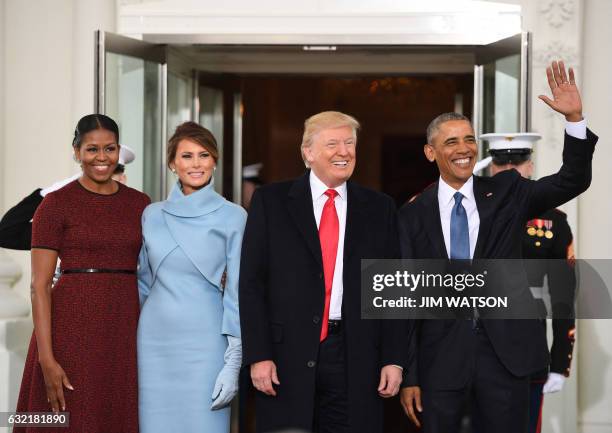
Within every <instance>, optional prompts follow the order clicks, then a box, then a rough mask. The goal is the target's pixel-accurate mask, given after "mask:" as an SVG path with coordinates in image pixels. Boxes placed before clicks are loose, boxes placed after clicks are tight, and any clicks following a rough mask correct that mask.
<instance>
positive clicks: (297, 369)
mask: <svg viewBox="0 0 612 433" xmlns="http://www.w3.org/2000/svg"><path fill="white" fill-rule="evenodd" d="M358 128H359V123H358V122H357V120H355V119H354V118H353V117H351V116H348V115H346V114H343V113H339V112H335V111H326V112H323V113H319V114H316V115H314V116H312V117H310V118H309V119H307V120H306V122H305V124H304V136H303V139H302V144H301V152H302V158H303V160H304V163H305V165H306V167H307V168H310V170H308V171H307V172H306V173H305V174H304V175H303V176H301V177H300V178H298V179H296V180H293V181H289V182H282V183H276V184H270V185H265V186H262V187H260V188H259V189H258V190H257V191H256V192H255V194H254V195H253V199H252V201H251V208H250V211H249V217H248V221H247V225H246V230H245V235H244V242H243V247H242V259H241V268H240V318H241V329H242V342H243V350H244V351H243V362H244V365H249V366H250V372H251V378H252V381H253V385H254V386H255V388H256V389H257V390H258V392H257V396H256V419H257V421H256V423H257V431H258V432H271V431H277V430H282V429H301V430H305V431H315V432H317V433H349V432H350V433H360V432H363V433H377V432H381V431H382V425H383V424H382V414H383V406H382V402H383V400H382V399H383V398H388V397H392V396H394V395H395V394H397V393H398V391H399V386H400V383H401V380H402V368H403V366H404V365H405V364H406V363H407V357H408V354H407V347H406V345H405V341H406V338H407V337H408V336H407V334H406V333H405V332H403V329H407V326H406V324H405V323H403V324H402V323H401V322H394V321H390V320H383V321H378V320H361V293H360V270H361V259H362V258H394V257H398V256H399V242H398V235H397V224H396V215H395V205H394V203H393V201H392V200H391V198H390V197H388V196H385V195H383V194H380V193H377V192H374V191H371V190H368V189H365V188H363V187H361V186H359V185H357V184H355V183H354V182H352V181H350V180H349V178H350V177H351V175H352V174H353V170H354V169H355V163H356V158H357V130H358Z"/></svg>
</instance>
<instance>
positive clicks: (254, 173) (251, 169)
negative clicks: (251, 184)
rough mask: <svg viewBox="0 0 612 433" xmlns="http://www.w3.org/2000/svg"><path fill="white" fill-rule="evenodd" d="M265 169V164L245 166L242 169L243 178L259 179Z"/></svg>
mask: <svg viewBox="0 0 612 433" xmlns="http://www.w3.org/2000/svg"><path fill="white" fill-rule="evenodd" d="M262 168H263V163H261V162H258V163H257V164H251V165H245V166H244V167H242V178H243V179H254V178H258V177H259V172H260V171H261V169H262Z"/></svg>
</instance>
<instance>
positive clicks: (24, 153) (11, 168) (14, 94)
mask: <svg viewBox="0 0 612 433" xmlns="http://www.w3.org/2000/svg"><path fill="white" fill-rule="evenodd" d="M4 3H5V11H4V13H5V20H4V24H3V25H2V26H1V31H2V32H3V33H4V44H3V48H4V50H5V68H4V71H5V74H4V80H5V83H6V88H5V94H4V98H0V101H3V102H4V104H5V107H6V108H7V109H6V110H5V112H4V116H0V118H1V119H3V120H4V128H1V129H0V134H1V135H2V138H1V139H0V140H2V141H3V142H4V144H5V145H4V146H3V148H4V155H3V156H4V158H3V159H2V160H1V171H2V174H3V177H4V179H3V182H2V185H0V189H1V190H2V192H1V193H0V194H2V195H3V196H4V200H3V202H0V204H1V205H2V213H4V212H5V211H6V210H7V209H8V208H9V207H11V206H13V205H15V204H16V203H17V202H19V201H20V200H21V199H22V198H23V197H25V196H26V195H28V194H29V193H31V192H32V191H33V190H34V189H36V188H39V187H43V186H47V185H50V184H52V183H53V182H55V181H57V180H60V179H63V178H65V177H68V176H70V175H72V174H74V173H75V172H76V171H77V170H78V166H77V165H76V164H75V163H74V162H73V160H72V157H71V155H72V153H71V150H72V148H71V143H72V137H73V134H74V128H75V126H76V122H77V120H78V119H79V118H80V117H81V116H82V115H84V114H88V113H91V112H92V111H93V92H94V89H93V58H94V56H93V52H94V36H93V32H94V29H96V28H100V27H101V28H107V29H110V30H114V25H115V19H116V15H115V1H114V0H38V1H36V2H33V1H23V0H4ZM2 195H0V197H2ZM7 254H9V255H10V257H11V258H13V259H14V260H15V261H17V262H18V263H19V265H20V266H21V268H22V269H23V270H24V275H25V276H24V278H22V280H21V281H20V282H19V283H18V284H17V287H16V290H17V291H18V292H20V293H22V294H23V296H25V297H26V298H28V299H29V288H28V287H29V277H28V275H29V260H30V259H29V253H27V252H16V251H8V250H7Z"/></svg>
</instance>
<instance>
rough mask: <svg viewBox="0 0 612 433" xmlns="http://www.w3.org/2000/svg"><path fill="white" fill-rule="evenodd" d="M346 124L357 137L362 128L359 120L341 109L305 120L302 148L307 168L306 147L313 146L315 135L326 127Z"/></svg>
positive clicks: (340, 126) (324, 112) (339, 126)
mask: <svg viewBox="0 0 612 433" xmlns="http://www.w3.org/2000/svg"><path fill="white" fill-rule="evenodd" d="M344 126H348V127H349V128H351V129H352V130H353V135H354V136H355V137H357V131H359V128H360V125H359V122H358V121H357V119H355V118H354V117H353V116H349V115H348V114H344V113H341V112H339V111H323V112H321V113H318V114H315V115H314V116H310V117H309V118H308V119H306V121H305V122H304V136H303V137H302V145H301V146H300V150H301V153H302V160H303V161H304V165H306V167H307V168H309V164H308V161H306V157H305V156H304V148H305V147H310V146H312V142H313V140H314V136H315V135H317V134H318V133H319V132H321V131H323V130H324V129H330V128H342V127H344Z"/></svg>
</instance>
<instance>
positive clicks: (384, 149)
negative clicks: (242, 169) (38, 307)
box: [239, 74, 473, 205]
mask: <svg viewBox="0 0 612 433" xmlns="http://www.w3.org/2000/svg"><path fill="white" fill-rule="evenodd" d="M239 81H240V89H241V92H242V100H243V122H244V123H243V125H244V126H243V135H242V136H243V164H244V165H249V164H254V163H257V162H261V163H263V170H262V172H261V176H260V177H261V178H262V180H263V181H264V182H266V183H267V182H274V181H279V180H284V179H290V178H294V177H297V176H299V175H300V174H301V173H303V172H304V164H303V162H302V160H301V157H300V151H299V146H300V143H301V138H302V132H303V125H304V120H305V119H306V118H307V117H309V116H311V115H312V114H315V113H317V112H320V111H324V110H337V111H342V112H345V113H348V114H351V115H352V116H354V117H356V118H357V119H358V120H359V122H360V123H361V126H362V128H361V131H360V133H359V137H358V144H357V166H356V169H355V173H354V175H353V178H354V179H355V180H356V181H357V182H359V183H360V184H362V185H364V186H367V187H370V188H372V189H376V190H379V191H383V192H385V193H387V194H389V195H390V196H391V197H393V198H394V199H395V200H396V202H397V204H398V205H401V204H403V203H404V202H405V201H406V200H408V199H409V198H410V197H411V196H412V195H414V194H416V193H418V192H420V191H422V190H423V188H425V187H426V186H427V185H429V184H430V183H431V182H433V181H435V180H436V179H437V176H438V172H437V169H436V167H435V165H434V164H431V163H429V162H428V161H427V160H426V159H425V157H424V155H423V145H424V144H425V142H426V137H425V130H426V128H427V125H428V124H429V122H430V121H431V120H432V119H433V118H434V117H435V116H437V115H438V114H440V113H443V112H447V111H454V110H455V109H457V108H459V109H461V111H462V112H463V113H464V114H465V115H467V116H468V117H469V116H471V112H472V93H473V78H472V76H471V75H469V74H460V75H439V76H405V77H404V76H392V77H376V76H366V77H364V76H361V77H329V76H327V77H325V76H324V77H313V76H308V77H293V76H292V77H268V76H267V77H253V76H248V77H240V78H239Z"/></svg>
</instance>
